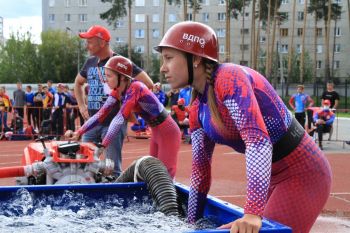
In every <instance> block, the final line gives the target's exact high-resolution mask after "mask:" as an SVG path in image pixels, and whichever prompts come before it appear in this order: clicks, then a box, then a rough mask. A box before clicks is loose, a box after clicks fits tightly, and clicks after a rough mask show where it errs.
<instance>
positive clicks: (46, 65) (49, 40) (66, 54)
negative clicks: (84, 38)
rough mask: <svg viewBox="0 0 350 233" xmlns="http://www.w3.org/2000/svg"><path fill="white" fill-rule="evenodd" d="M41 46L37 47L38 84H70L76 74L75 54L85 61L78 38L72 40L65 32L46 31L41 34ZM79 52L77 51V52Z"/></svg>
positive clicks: (76, 61) (76, 60)
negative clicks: (49, 82) (47, 82)
mask: <svg viewBox="0 0 350 233" xmlns="http://www.w3.org/2000/svg"><path fill="white" fill-rule="evenodd" d="M41 41H42V44H41V45H39V46H38V57H39V62H40V63H39V64H40V74H39V76H38V78H39V80H40V82H42V81H43V80H44V81H45V80H49V79H51V80H53V81H54V82H72V81H73V80H74V78H75V76H76V74H77V63H78V59H77V54H79V55H81V56H82V57H81V59H79V60H80V61H83V60H85V56H84V54H85V53H84V50H83V48H81V46H80V45H79V38H72V37H71V36H70V35H69V34H68V33H67V32H65V31H60V30H48V31H44V32H42V33H41ZM78 50H79V51H78Z"/></svg>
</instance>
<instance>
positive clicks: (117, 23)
mask: <svg viewBox="0 0 350 233" xmlns="http://www.w3.org/2000/svg"><path fill="white" fill-rule="evenodd" d="M115 27H116V28H123V27H124V22H123V21H119V20H118V21H117V22H115Z"/></svg>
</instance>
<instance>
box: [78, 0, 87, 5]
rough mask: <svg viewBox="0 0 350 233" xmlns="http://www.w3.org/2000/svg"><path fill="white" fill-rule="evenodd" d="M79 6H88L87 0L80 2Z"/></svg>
mask: <svg viewBox="0 0 350 233" xmlns="http://www.w3.org/2000/svg"><path fill="white" fill-rule="evenodd" d="M79 6H87V0H79Z"/></svg>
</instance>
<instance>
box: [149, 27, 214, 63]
mask: <svg viewBox="0 0 350 233" xmlns="http://www.w3.org/2000/svg"><path fill="white" fill-rule="evenodd" d="M162 47H170V48H174V49H178V50H181V51H184V52H187V53H191V54H194V55H197V56H200V57H205V58H207V59H210V60H212V61H215V62H217V61H218V39H217V37H216V34H215V32H214V30H213V29H212V28H211V27H209V26H207V25H205V24H202V23H198V22H191V21H186V22H181V23H177V24H175V25H173V26H172V27H171V28H169V30H168V31H167V32H166V33H165V35H164V37H163V39H162V40H161V41H160V43H159V45H158V46H157V47H155V50H157V51H158V52H160V51H161V48H162Z"/></svg>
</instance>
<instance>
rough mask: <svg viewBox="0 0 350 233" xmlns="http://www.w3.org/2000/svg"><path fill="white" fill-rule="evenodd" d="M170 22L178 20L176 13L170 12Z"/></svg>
mask: <svg viewBox="0 0 350 233" xmlns="http://www.w3.org/2000/svg"><path fill="white" fill-rule="evenodd" d="M169 22H170V23H175V22H176V14H169Z"/></svg>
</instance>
